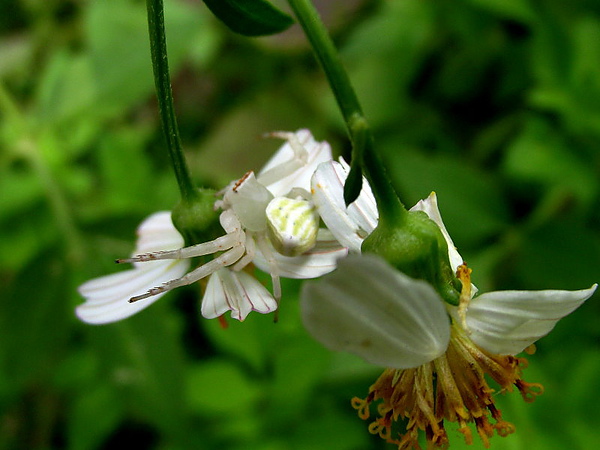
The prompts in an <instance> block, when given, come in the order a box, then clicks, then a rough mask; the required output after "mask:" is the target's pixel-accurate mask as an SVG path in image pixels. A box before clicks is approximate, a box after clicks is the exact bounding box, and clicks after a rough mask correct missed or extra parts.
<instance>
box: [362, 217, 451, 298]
mask: <svg viewBox="0 0 600 450" xmlns="http://www.w3.org/2000/svg"><path fill="white" fill-rule="evenodd" d="M362 251H363V252H365V253H375V254H377V255H379V256H381V257H383V258H384V259H385V260H386V261H387V262H388V263H390V264H391V265H392V266H394V267H395V268H396V269H398V270H399V271H401V272H403V273H405V274H407V275H409V276H410V277H413V278H417V279H421V280H425V281H428V282H429V283H431V284H432V285H433V287H434V288H435V289H436V291H437V292H438V293H439V294H440V296H441V297H442V298H443V299H444V300H445V301H446V302H448V303H451V304H455V305H457V304H458V300H459V297H460V281H458V280H457V278H456V276H455V275H454V271H453V270H452V267H451V266H450V261H449V259H448V245H447V244H446V240H445V239H444V235H443V234H442V232H441V230H440V228H439V227H438V225H437V224H436V223H435V222H434V221H433V220H431V219H430V218H429V217H428V216H427V214H426V213H425V212H423V211H409V212H408V213H407V214H406V215H404V217H403V220H401V222H400V223H394V224H392V225H391V226H390V224H386V223H385V222H383V221H380V223H379V225H378V226H377V228H376V229H375V230H374V231H373V232H372V233H371V234H370V235H369V236H368V237H367V238H366V239H365V241H364V242H363V244H362Z"/></svg>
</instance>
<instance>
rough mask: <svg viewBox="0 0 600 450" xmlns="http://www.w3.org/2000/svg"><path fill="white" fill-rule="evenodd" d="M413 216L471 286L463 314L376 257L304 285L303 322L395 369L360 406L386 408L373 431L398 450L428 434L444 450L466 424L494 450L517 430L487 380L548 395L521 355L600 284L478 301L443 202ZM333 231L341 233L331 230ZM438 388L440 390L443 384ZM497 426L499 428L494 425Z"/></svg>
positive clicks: (363, 412)
mask: <svg viewBox="0 0 600 450" xmlns="http://www.w3.org/2000/svg"><path fill="white" fill-rule="evenodd" d="M413 210H421V211H425V212H426V213H427V214H428V216H429V217H430V218H431V219H432V220H433V221H435V222H436V223H437V225H438V226H439V227H440V229H441V230H442V233H443V234H444V236H445V238H446V241H447V244H448V252H449V259H450V262H451V264H452V266H453V269H455V270H456V271H457V276H458V278H459V279H460V280H461V282H462V286H463V288H462V292H461V303H460V305H459V306H458V307H456V306H451V305H449V304H447V303H446V302H444V300H443V299H442V298H441V297H440V295H439V294H438V293H437V292H436V291H435V290H434V289H433V287H432V286H431V285H429V284H428V283H426V282H424V281H421V280H416V279H413V278H410V277H408V276H407V275H405V274H403V273H401V272H399V271H397V270H396V269H394V268H393V267H392V266H390V265H389V264H388V263H387V262H386V261H384V260H383V259H382V258H380V257H378V256H375V255H369V254H364V255H350V256H348V257H347V258H346V259H344V260H342V261H340V262H339V267H338V270H337V271H335V272H333V273H331V274H329V275H327V276H325V277H323V279H321V280H320V281H319V282H314V283H305V284H304V287H303V290H302V294H301V307H302V315H303V321H304V324H305V326H306V328H307V329H308V330H309V332H310V333H311V334H312V335H313V336H314V337H315V338H316V339H318V340H319V341H321V342H322V343H323V344H324V345H325V346H326V347H328V348H330V349H332V350H343V351H349V352H352V353H355V354H357V355H359V356H361V357H362V358H364V359H365V360H367V361H369V362H371V363H374V364H377V365H381V366H384V367H388V368H389V369H387V370H386V371H385V372H384V373H383V375H382V376H381V377H380V378H379V380H377V382H376V383H375V384H374V385H373V386H371V388H370V390H369V395H368V396H367V398H366V399H364V400H363V399H359V398H355V399H353V402H352V404H353V406H354V408H355V409H357V410H358V411H359V416H360V417H361V418H363V419H367V418H368V417H369V415H370V410H369V405H370V404H371V403H372V402H373V401H378V400H379V401H381V403H380V404H379V407H378V413H379V418H377V419H376V420H375V421H374V422H373V423H372V424H371V425H370V427H369V430H370V431H371V432H372V433H374V434H379V435H380V436H381V437H382V438H384V439H385V440H386V441H388V442H393V443H395V444H397V445H398V448H400V449H402V448H410V447H415V448H419V447H418V435H419V430H421V431H425V433H426V435H427V436H428V438H427V439H428V441H429V443H428V445H429V446H431V447H438V446H439V447H443V446H445V445H446V444H447V442H448V439H447V435H446V432H445V429H444V426H443V421H444V420H449V421H456V422H458V423H459V425H460V428H459V431H460V432H461V433H463V434H464V436H465V439H466V441H467V443H470V442H471V441H472V436H471V431H470V428H469V427H468V426H467V423H469V422H474V423H475V426H476V428H477V432H478V434H479V436H480V437H481V439H482V440H483V441H484V444H486V446H487V445H488V439H489V438H490V437H491V436H492V435H493V434H494V431H496V432H497V433H498V434H500V435H503V436H504V435H506V434H510V433H512V432H513V431H514V426H513V425H512V424H510V423H508V422H506V421H504V420H503V418H502V415H501V413H500V411H499V410H498V409H497V408H496V407H495V406H494V398H493V396H492V395H491V393H492V392H493V389H492V388H490V387H489V385H488V381H487V380H486V377H485V375H488V376H489V377H490V378H491V379H493V380H494V381H495V382H496V383H497V384H498V385H499V386H500V389H501V391H510V390H512V389H513V386H516V387H517V389H518V390H519V391H520V392H521V394H522V396H523V398H524V399H525V400H526V401H532V400H533V399H534V398H535V396H536V395H539V394H541V393H542V391H543V388H542V386H541V385H539V384H530V383H526V382H525V381H524V380H523V379H522V378H521V368H522V367H524V366H525V365H526V362H525V361H524V359H523V358H517V357H515V356H513V355H516V354H518V353H520V352H521V351H523V350H525V349H527V348H528V347H530V346H531V345H532V344H533V343H534V342H536V341H537V340H538V339H540V338H541V337H543V336H545V335H546V334H548V333H549V332H550V331H551V330H552V329H553V328H554V326H555V325H556V323H557V322H558V320H560V319H561V318H562V317H564V316H566V315H568V314H570V313H571V312H573V311H574V310H575V309H576V308H578V307H579V306H580V305H581V304H583V302H584V301H585V300H587V299H588V298H590V297H591V296H592V295H593V294H594V292H595V290H596V287H597V285H593V286H592V287H590V288H589V289H583V290H579V291H565V290H546V291H498V292H490V293H485V294H481V295H479V296H475V293H476V288H475V287H474V286H473V285H472V284H471V280H470V273H471V271H470V269H468V268H467V267H466V265H465V264H464V263H463V262H462V258H461V257H460V255H459V254H458V252H457V250H456V248H455V247H454V244H453V243H452V240H451V239H450V236H449V235H448V232H447V230H446V228H445V227H444V224H443V222H442V219H441V216H440V213H439V210H438V208H437V202H436V198H435V194H432V195H431V196H430V197H429V198H428V199H426V200H422V201H420V202H419V203H418V204H417V205H415V207H414V208H413ZM332 231H333V230H332ZM434 379H436V380H437V381H436V382H435V383H434V381H433V380H434ZM400 417H405V418H406V419H408V425H407V426H406V432H405V434H403V435H400V436H399V438H398V439H396V438H395V437H394V436H392V431H391V430H392V424H393V423H394V422H395V421H396V420H398V419H399V418H400ZM490 419H492V420H493V421H494V423H492V422H490Z"/></svg>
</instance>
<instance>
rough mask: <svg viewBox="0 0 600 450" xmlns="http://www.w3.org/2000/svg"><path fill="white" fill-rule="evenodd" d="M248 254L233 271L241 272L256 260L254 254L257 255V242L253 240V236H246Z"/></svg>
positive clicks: (234, 266) (235, 265)
mask: <svg viewBox="0 0 600 450" xmlns="http://www.w3.org/2000/svg"><path fill="white" fill-rule="evenodd" d="M245 247H246V254H245V255H244V256H242V258H241V259H240V260H239V261H238V262H236V263H235V264H234V265H233V267H232V269H233V270H234V271H236V272H239V271H240V270H242V269H243V268H244V267H246V266H247V265H248V264H250V263H251V262H252V260H253V259H254V254H255V253H256V242H255V241H254V239H253V238H252V236H249V235H246V245H245Z"/></svg>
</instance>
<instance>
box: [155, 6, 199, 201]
mask: <svg viewBox="0 0 600 450" xmlns="http://www.w3.org/2000/svg"><path fill="white" fill-rule="evenodd" d="M146 8H147V11H148V33H149V36H150V53H151V57H152V71H153V73H154V84H155V86H156V96H157V98H158V110H159V114H160V119H161V122H162V127H163V132H164V134H165V139H166V141H167V148H168V150H169V156H170V158H171V164H172V165H173V169H174V170H175V177H176V178H177V184H178V185H179V191H180V193H181V199H182V201H183V202H184V203H188V204H189V203H193V201H194V200H196V199H197V197H198V194H197V191H196V189H195V188H194V184H193V183H192V179H191V177H190V172H189V170H188V167H187V164H186V161H185V156H184V154H183V148H182V145H181V138H180V137H179V128H178V126H177V119H176V117H175V109H174V106H173V91H172V89H171V77H170V75H169V61H168V58H167V40H166V36H165V23H164V7H163V0H146Z"/></svg>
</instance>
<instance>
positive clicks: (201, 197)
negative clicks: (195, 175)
mask: <svg viewBox="0 0 600 450" xmlns="http://www.w3.org/2000/svg"><path fill="white" fill-rule="evenodd" d="M215 193H216V191H214V190H212V189H198V195H197V196H196V197H195V198H194V200H193V201H191V202H190V201H188V202H183V201H180V202H179V203H177V205H175V207H174V208H173V211H172V212H171V218H172V220H173V224H174V225H175V228H177V230H178V231H179V232H180V233H181V234H182V235H183V237H184V238H185V242H186V245H194V244H199V243H201V242H206V241H209V240H212V239H214V238H216V237H218V236H220V235H222V234H223V230H222V229H221V227H220V224H219V212H218V211H215V209H214V204H215V200H216V198H215Z"/></svg>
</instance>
